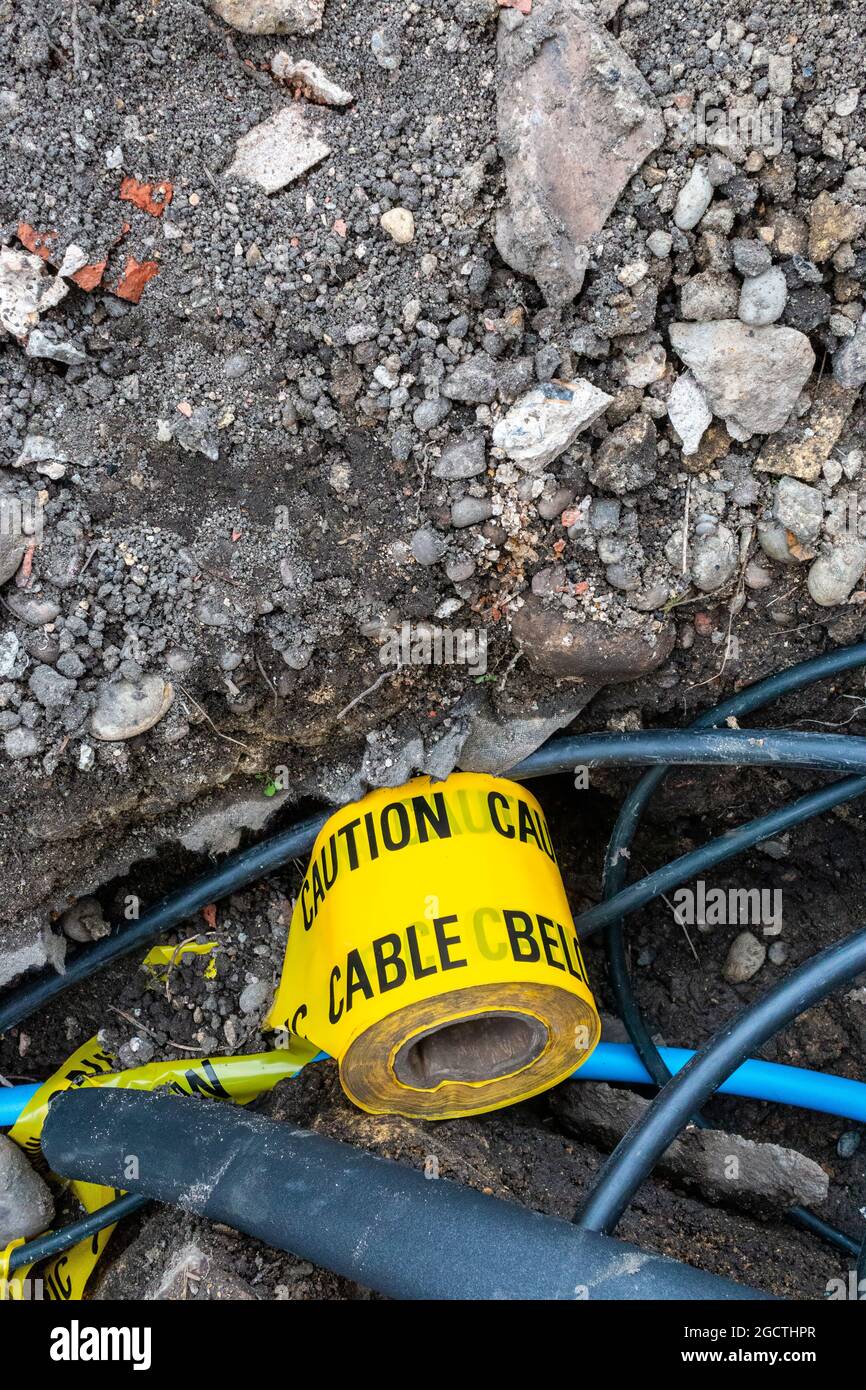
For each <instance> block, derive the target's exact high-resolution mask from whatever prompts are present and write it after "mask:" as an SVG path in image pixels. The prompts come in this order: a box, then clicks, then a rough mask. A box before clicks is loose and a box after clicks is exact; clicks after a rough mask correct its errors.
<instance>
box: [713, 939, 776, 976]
mask: <svg viewBox="0 0 866 1390" xmlns="http://www.w3.org/2000/svg"><path fill="white" fill-rule="evenodd" d="M766 958H767V948H766V946H765V945H764V943H763V941H760V940H759V939H758V937H756V936H755V935H754V934H753V933H752V932H750V931H743V932H740V934H739V936H736V937H734V940H733V941H732V942H731V947H730V950H729V951H728V955H727V959H726V961H725V964H724V968H723V970H722V974H723V975H724V977H725V979H726V980H727V981H728V983H729V984H732V985H741V984H744V983H745V982H746V980H751V979H752V977H753V976H754V975H757V973H758V971H759V970H760V968H761V966H762V965H763V964H764V961H765V960H766Z"/></svg>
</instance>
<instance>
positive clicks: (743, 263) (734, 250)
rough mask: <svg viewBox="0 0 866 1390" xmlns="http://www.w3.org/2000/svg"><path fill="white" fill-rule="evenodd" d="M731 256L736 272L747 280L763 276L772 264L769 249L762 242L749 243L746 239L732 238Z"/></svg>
mask: <svg viewBox="0 0 866 1390" xmlns="http://www.w3.org/2000/svg"><path fill="white" fill-rule="evenodd" d="M731 254H732V256H733V258H734V265H735V266H736V268H737V270H738V271H739V272H740V274H741V275H742V276H744V277H746V278H747V279H748V278H751V277H752V276H755V275H763V273H764V271H765V270H769V269H770V266H771V265H772V264H773V258H772V256H771V255H770V249H769V247H768V246H765V245H764V243H763V242H762V241H750V240H748V239H747V238H746V237H734V239H733V240H732V242H731Z"/></svg>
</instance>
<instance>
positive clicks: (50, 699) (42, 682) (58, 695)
mask: <svg viewBox="0 0 866 1390" xmlns="http://www.w3.org/2000/svg"><path fill="white" fill-rule="evenodd" d="M27 685H28V688H29V690H30V693H31V694H32V695H33V696H34V698H35V699H37V700H38V701H39V703H40V705H42V706H43V708H44V709H62V708H63V706H64V705H68V704H69V701H70V700H71V699H72V696H73V695H74V694H75V681H71V680H68V679H67V678H66V676H61V675H60V673H59V672H58V671H55V670H54V668H53V667H52V666H37V667H36V669H35V670H34V671H33V673H32V675H31V676H30V679H29V680H28V682H27Z"/></svg>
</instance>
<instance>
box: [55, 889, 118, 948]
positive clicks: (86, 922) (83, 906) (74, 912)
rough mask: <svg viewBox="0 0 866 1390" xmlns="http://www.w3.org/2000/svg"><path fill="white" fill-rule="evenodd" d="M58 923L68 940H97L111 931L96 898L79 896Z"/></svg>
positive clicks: (100, 904)
mask: <svg viewBox="0 0 866 1390" xmlns="http://www.w3.org/2000/svg"><path fill="white" fill-rule="evenodd" d="M58 925H59V927H60V930H61V931H62V932H63V935H64V936H68V937H69V940H70V941H81V942H83V941H99V940H100V939H101V938H102V937H103V936H109V935H110V933H111V925H110V923H109V922H106V920H105V915H104V913H103V911H102V903H101V902H100V901H99V899H98V898H79V899H78V901H77V902H76V903H74V904H73V906H72V907H68V908H67V909H66V911H65V912H64V913H63V914H62V916H61V918H60V921H59V923H58Z"/></svg>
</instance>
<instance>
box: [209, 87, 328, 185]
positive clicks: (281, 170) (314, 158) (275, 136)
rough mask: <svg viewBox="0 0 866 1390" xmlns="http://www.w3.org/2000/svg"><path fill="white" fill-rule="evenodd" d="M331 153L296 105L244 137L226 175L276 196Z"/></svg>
mask: <svg viewBox="0 0 866 1390" xmlns="http://www.w3.org/2000/svg"><path fill="white" fill-rule="evenodd" d="M330 153H331V147H330V145H326V144H325V142H324V140H322V139H320V137H319V136H318V135H317V134H316V132H315V130H314V129H313V127H312V126H311V125H310V123H309V122H308V120H307V119H306V117H305V116H304V115H303V113H302V111H300V110H299V109H298V106H297V105H295V104H293V105H291V106H284V107H283V108H282V110H280V111H277V113H276V115H274V116H271V117H270V118H269V120H267V121H263V122H262V124H261V125H257V126H254V127H253V129H252V130H250V131H248V132H247V134H246V135H243V136H241V138H240V140H238V143H237V146H236V148H235V157H234V160H233V162H232V164H231V166H230V167H229V169H228V170H227V171H226V174H227V177H228V178H236V179H244V180H245V181H247V182H249V183H256V184H258V186H259V188H263V189H264V191H265V193H276V192H277V191H278V190H279V189H281V188H285V186H286V184H287V183H292V182H293V181H294V180H295V179H297V178H300V176H301V174H305V173H306V172H307V170H308V169H312V168H313V166H314V165H315V164H319V163H320V162H321V160H323V159H325V158H326V157H327V156H328V155H329V154H330Z"/></svg>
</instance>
